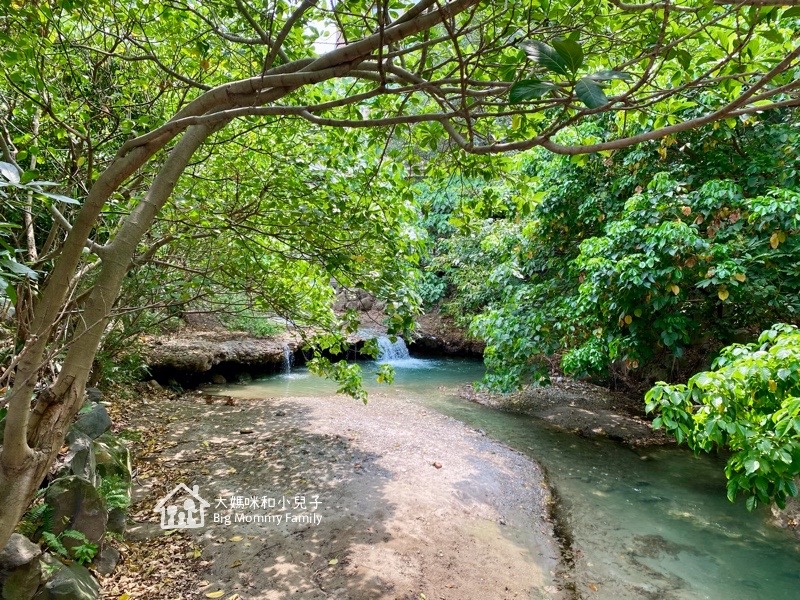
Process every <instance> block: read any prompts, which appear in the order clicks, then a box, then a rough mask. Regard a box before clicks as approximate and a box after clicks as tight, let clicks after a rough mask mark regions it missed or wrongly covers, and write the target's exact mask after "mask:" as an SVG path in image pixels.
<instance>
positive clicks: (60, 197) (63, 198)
mask: <svg viewBox="0 0 800 600" xmlns="http://www.w3.org/2000/svg"><path fill="white" fill-rule="evenodd" d="M36 193H37V194H39V195H40V196H45V197H46V198H50V199H51V200H57V201H58V202H63V203H64V204H80V202H78V201H77V200H75V198H70V197H69V196H64V195H62V194H54V193H52V192H42V191H39V192H36Z"/></svg>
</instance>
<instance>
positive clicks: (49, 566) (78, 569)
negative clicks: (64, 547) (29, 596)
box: [33, 554, 100, 600]
mask: <svg viewBox="0 0 800 600" xmlns="http://www.w3.org/2000/svg"><path fill="white" fill-rule="evenodd" d="M42 562H43V563H44V564H45V565H46V570H47V571H48V572H50V573H51V575H50V577H49V578H48V580H47V582H46V583H45V584H44V585H43V586H41V587H40V588H39V591H38V592H36V595H35V596H34V597H33V600H98V598H100V585H99V584H98V583H97V581H96V580H95V578H94V577H92V574H91V573H90V572H89V570H88V569H87V568H86V567H82V566H81V565H79V564H77V563H72V564H69V565H65V564H64V563H62V562H60V561H58V560H56V559H55V558H53V557H52V556H50V555H48V554H45V555H44V557H43V558H42Z"/></svg>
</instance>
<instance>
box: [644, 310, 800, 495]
mask: <svg viewBox="0 0 800 600" xmlns="http://www.w3.org/2000/svg"><path fill="white" fill-rule="evenodd" d="M645 400H646V402H647V407H646V408H647V412H648V413H657V414H658V416H657V417H656V419H655V420H654V422H653V426H654V427H656V428H661V427H663V428H664V429H666V430H667V431H669V432H670V433H672V434H673V435H674V436H675V438H676V439H677V440H678V442H679V443H681V442H685V443H686V444H688V446H689V447H690V448H692V450H694V451H695V452H696V453H699V452H700V451H705V452H709V451H711V450H712V449H714V448H725V449H727V450H730V451H731V452H732V455H731V456H730V458H729V459H728V462H727V465H726V467H725V475H726V476H727V478H728V486H727V488H728V498H729V499H730V500H731V501H733V500H734V499H735V498H736V496H737V495H738V494H740V493H741V494H743V495H745V496H746V497H747V502H746V504H747V508H748V509H749V510H752V509H754V508H755V507H756V506H758V505H759V504H768V503H770V502H772V501H774V502H775V503H776V504H777V505H778V506H779V507H781V508H783V507H784V505H785V502H786V498H787V497H789V496H797V485H796V482H795V478H796V477H797V476H798V475H800V331H798V329H797V328H796V327H794V326H792V325H783V324H781V325H775V326H773V327H772V328H771V329H768V330H767V331H765V332H763V333H762V334H761V336H760V337H759V339H758V342H757V343H753V344H747V345H741V344H734V345H732V346H729V347H727V348H725V349H724V350H723V351H722V353H721V354H720V356H719V358H718V359H717V360H716V361H715V363H714V370H713V371H708V372H703V373H698V374H697V375H695V376H694V377H692V378H691V379H690V380H689V382H688V384H686V385H684V384H679V385H667V384H666V383H663V382H660V383H658V384H657V385H656V386H655V387H653V388H652V389H651V390H650V391H649V392H648V393H647V394H646V396H645Z"/></svg>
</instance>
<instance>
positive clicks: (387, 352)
mask: <svg viewBox="0 0 800 600" xmlns="http://www.w3.org/2000/svg"><path fill="white" fill-rule="evenodd" d="M409 358H411V356H410V355H409V354H408V348H407V347H406V343H405V342H404V341H403V338H401V337H398V338H396V341H394V342H392V340H390V339H389V338H388V337H379V338H378V360H380V361H388V360H406V359H409Z"/></svg>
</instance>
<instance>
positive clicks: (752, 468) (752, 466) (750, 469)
mask: <svg viewBox="0 0 800 600" xmlns="http://www.w3.org/2000/svg"><path fill="white" fill-rule="evenodd" d="M760 466H761V463H760V462H758V461H757V460H755V459H752V458H751V459H749V460H746V461H744V469H745V473H747V474H748V475H750V474H751V473H755V472H756V471H758V467H760Z"/></svg>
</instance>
